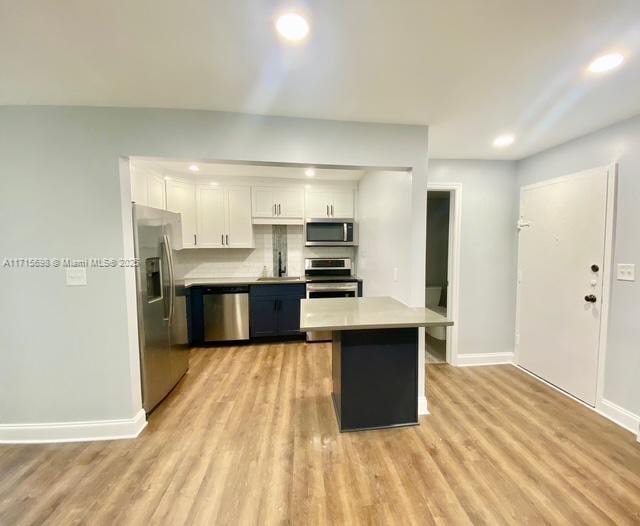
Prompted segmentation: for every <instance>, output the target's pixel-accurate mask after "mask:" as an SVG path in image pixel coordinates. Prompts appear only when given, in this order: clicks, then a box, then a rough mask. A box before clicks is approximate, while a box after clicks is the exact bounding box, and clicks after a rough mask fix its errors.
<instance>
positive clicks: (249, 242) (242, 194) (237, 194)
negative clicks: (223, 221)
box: [225, 186, 254, 248]
mask: <svg viewBox="0 0 640 526" xmlns="http://www.w3.org/2000/svg"><path fill="white" fill-rule="evenodd" d="M226 192H227V229H226V234H228V236H229V239H228V244H227V246H228V247H230V248H253V246H254V245H253V223H252V222H251V188H250V187H248V186H230V187H229V188H227V190H226ZM225 241H226V236H225Z"/></svg>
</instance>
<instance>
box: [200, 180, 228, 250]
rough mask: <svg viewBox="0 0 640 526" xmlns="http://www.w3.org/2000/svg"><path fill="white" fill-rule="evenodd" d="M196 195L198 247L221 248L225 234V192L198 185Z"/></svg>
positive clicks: (216, 188)
mask: <svg viewBox="0 0 640 526" xmlns="http://www.w3.org/2000/svg"><path fill="white" fill-rule="evenodd" d="M196 195H197V201H196V202H197V214H196V216H197V233H198V238H197V240H198V245H197V246H199V247H207V248H222V247H223V246H224V237H223V236H224V234H225V233H226V230H225V225H226V212H225V191H224V189H222V188H218V187H215V186H205V185H199V186H198V187H197V188H196Z"/></svg>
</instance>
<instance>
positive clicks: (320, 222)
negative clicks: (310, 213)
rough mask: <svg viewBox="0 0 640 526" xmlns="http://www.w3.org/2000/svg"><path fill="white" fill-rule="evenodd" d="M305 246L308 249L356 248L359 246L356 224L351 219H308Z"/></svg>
mask: <svg viewBox="0 0 640 526" xmlns="http://www.w3.org/2000/svg"><path fill="white" fill-rule="evenodd" d="M305 244H306V245H307V246H308V247H313V246H325V247H332V246H354V245H356V244H357V232H356V226H355V223H354V222H353V221H352V220H350V219H347V220H337V219H307V221H306V222H305Z"/></svg>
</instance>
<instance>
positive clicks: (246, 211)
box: [196, 185, 254, 248]
mask: <svg viewBox="0 0 640 526" xmlns="http://www.w3.org/2000/svg"><path fill="white" fill-rule="evenodd" d="M196 195H197V199H196V204H197V236H196V239H197V244H196V247H197V248H253V246H254V241H253V224H252V222H251V188H250V187H248V186H229V187H224V186H211V185H198V186H197V189H196Z"/></svg>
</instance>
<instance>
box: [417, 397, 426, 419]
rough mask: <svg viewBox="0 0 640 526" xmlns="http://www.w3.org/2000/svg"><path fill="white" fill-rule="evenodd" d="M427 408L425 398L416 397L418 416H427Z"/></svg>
mask: <svg viewBox="0 0 640 526" xmlns="http://www.w3.org/2000/svg"><path fill="white" fill-rule="evenodd" d="M428 414H429V407H428V406H427V397H426V396H419V397H418V415H420V416H422V415H428Z"/></svg>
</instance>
